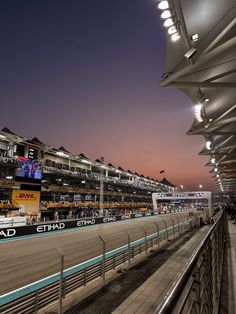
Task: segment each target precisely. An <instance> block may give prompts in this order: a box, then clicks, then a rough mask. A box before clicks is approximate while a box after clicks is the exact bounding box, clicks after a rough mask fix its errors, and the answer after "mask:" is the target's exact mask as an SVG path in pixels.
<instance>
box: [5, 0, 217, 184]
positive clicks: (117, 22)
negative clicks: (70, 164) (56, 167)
mask: <svg viewBox="0 0 236 314" xmlns="http://www.w3.org/2000/svg"><path fill="white" fill-rule="evenodd" d="M0 15H1V16H0V38H1V48H0V60H1V61H0V63H1V71H0V76H1V79H0V90H1V92H0V102H1V116H0V127H1V128H2V127H4V126H7V127H9V128H10V129H12V131H14V132H16V133H18V134H20V135H23V136H25V137H27V138H32V137H34V136H37V137H38V138H39V139H40V140H41V141H43V142H45V143H47V144H50V145H52V146H54V147H59V146H61V145H63V146H64V147H66V148H67V149H69V150H70V151H72V152H74V153H81V152H83V153H84V154H85V155H87V156H88V157H90V158H92V159H96V158H97V157H100V156H104V157H105V161H106V162H107V163H108V162H111V163H112V164H115V165H116V166H122V168H124V169H130V170H133V171H137V172H138V173H140V174H143V175H146V176H151V177H155V178H157V179H160V178H161V177H160V175H159V171H160V170H162V169H165V170H166V175H167V177H168V179H169V180H171V181H173V183H175V184H177V185H180V184H183V185H184V186H186V188H193V189H196V188H197V186H198V185H199V184H203V185H204V187H205V188H211V187H212V180H211V179H210V175H209V174H208V171H209V168H206V167H204V164H205V163H206V162H207V160H208V158H204V157H200V156H198V155H197V154H198V152H199V151H200V150H201V148H202V146H203V145H204V141H203V139H202V138H201V137H187V136H186V135H185V132H186V131H187V130H188V129H189V127H190V126H191V123H192V118H193V110H192V104H191V101H190V100H189V99H188V98H187V96H185V95H184V94H182V93H181V92H179V91H177V90H175V89H169V88H160V87H159V81H160V79H161V75H162V73H163V72H164V71H165V34H164V30H163V27H162V25H161V21H160V17H159V12H157V9H156V8H155V7H154V4H153V1H152V0H113V1H111V0H109V1H108V0H99V1H98V0H90V1H89V0H84V1H80V0H67V1H60V0H38V1H36V0H34V1H32V0H31V1H24V0H20V1H19V0H14V1H13V0H2V1H1V2H0Z"/></svg>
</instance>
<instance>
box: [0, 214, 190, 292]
mask: <svg viewBox="0 0 236 314" xmlns="http://www.w3.org/2000/svg"><path fill="white" fill-rule="evenodd" d="M171 217H172V219H174V220H175V223H177V217H178V218H179V221H181V220H183V219H186V217H189V214H188V213H184V214H183V213H179V214H171ZM154 222H155V223H158V225H159V228H160V230H162V229H164V228H165V222H166V223H167V224H168V226H171V225H172V221H171V220H170V215H162V216H152V217H145V218H138V219H133V220H126V221H119V222H114V223H108V224H101V225H94V226H89V227H85V228H81V229H78V230H72V231H68V232H56V233H55V234H51V235H43V236H34V237H28V238H26V239H20V238H19V239H17V240H15V241H10V242H0V279H1V285H0V295H2V294H4V293H6V292H9V291H12V290H15V289H17V288H19V287H22V286H24V285H27V284H29V283H31V282H34V281H37V280H39V279H41V278H44V277H47V276H49V275H51V274H54V273H56V272H58V271H59V269H60V260H59V254H58V251H57V249H56V248H57V247H59V248H60V249H61V250H62V251H63V253H64V255H65V268H68V267H71V266H73V265H76V264H79V263H81V262H83V261H86V260H88V259H90V258H92V257H95V256H98V255H100V254H102V244H101V241H100V240H99V238H98V235H100V236H102V238H103V239H104V240H105V241H106V246H107V251H110V250H112V249H115V248H117V247H120V246H122V245H124V244H127V236H128V234H127V233H129V234H130V240H131V241H134V240H137V239H139V238H143V237H144V232H145V229H146V230H147V234H151V233H154V232H156V230H157V228H156V225H155V224H154Z"/></svg>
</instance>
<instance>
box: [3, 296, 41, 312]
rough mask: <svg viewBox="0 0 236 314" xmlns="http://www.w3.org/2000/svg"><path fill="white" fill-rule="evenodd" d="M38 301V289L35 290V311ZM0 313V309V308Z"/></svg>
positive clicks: (36, 310)
mask: <svg viewBox="0 0 236 314" xmlns="http://www.w3.org/2000/svg"><path fill="white" fill-rule="evenodd" d="M38 303H39V290H36V291H35V313H37V312H38ZM0 313H1V310H0Z"/></svg>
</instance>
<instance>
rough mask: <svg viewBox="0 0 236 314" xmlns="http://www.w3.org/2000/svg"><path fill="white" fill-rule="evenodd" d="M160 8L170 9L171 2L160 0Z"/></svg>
mask: <svg viewBox="0 0 236 314" xmlns="http://www.w3.org/2000/svg"><path fill="white" fill-rule="evenodd" d="M157 7H158V9H160V10H166V9H169V3H168V1H166V0H163V1H160V2H159V3H158V5H157Z"/></svg>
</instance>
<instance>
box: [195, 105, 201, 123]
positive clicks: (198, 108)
mask: <svg viewBox="0 0 236 314" xmlns="http://www.w3.org/2000/svg"><path fill="white" fill-rule="evenodd" d="M194 113H195V117H196V119H197V121H198V122H202V121H203V119H202V114H201V113H202V104H198V105H195V106H194Z"/></svg>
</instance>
